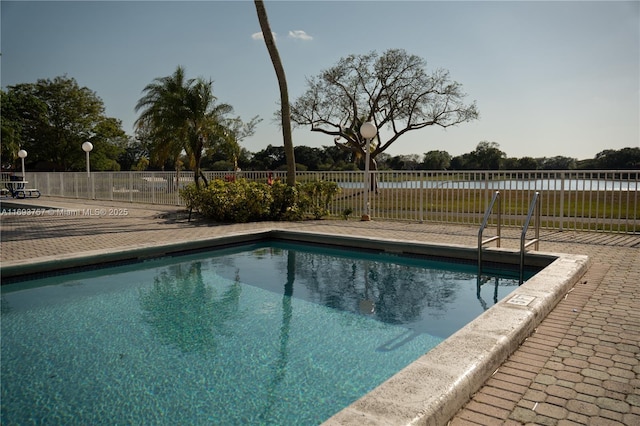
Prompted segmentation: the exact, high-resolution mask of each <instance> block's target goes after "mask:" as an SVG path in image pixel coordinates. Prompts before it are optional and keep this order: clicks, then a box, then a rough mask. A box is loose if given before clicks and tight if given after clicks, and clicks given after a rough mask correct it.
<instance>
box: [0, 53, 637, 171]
mask: <svg viewBox="0 0 640 426" xmlns="http://www.w3.org/2000/svg"><path fill="white" fill-rule="evenodd" d="M392 53H394V54H395V55H398V54H399V53H398V52H392ZM400 55H401V54H400ZM400 57H402V55H401V56H400ZM347 59H348V60H347V61H346V63H347V65H348V64H351V63H352V62H353V61H355V60H356V57H350V58H347ZM396 59H398V58H396ZM409 59H410V58H409ZM409 59H407V61H409ZM364 60H366V61H374V62H375V61H376V60H377V61H378V62H380V61H381V58H380V57H378V56H376V55H374V54H369V55H368V56H367V55H364V56H363V57H360V62H358V64H360V65H362V62H361V61H364ZM388 60H390V59H389V58H387V57H385V61H388ZM412 60H413V61H416V60H417V59H416V58H413V59H412ZM356 62H357V61H356ZM378 62H376V64H378ZM409 63H410V64H412V63H413V62H411V61H409ZM405 65H407V64H406V63H405ZM378 66H380V65H379V64H378ZM407 66H408V65H407ZM347 71H349V69H348V68H340V70H337V69H333V70H332V71H331V72H325V73H323V74H322V78H326V79H327V80H326V81H324V82H323V83H320V82H319V81H318V80H316V81H315V82H313V81H312V82H310V84H311V85H313V87H315V88H316V89H317V90H318V91H321V90H320V87H323V89H322V90H324V92H323V93H324V95H328V94H330V93H332V90H333V89H330V88H328V87H327V85H328V84H329V82H330V81H335V79H336V78H338V77H336V75H337V76H340V77H344V75H345V74H348V72H347ZM334 74H335V75H334ZM371 78H374V77H371ZM389 84H390V83H389ZM423 84H428V83H427V82H423ZM433 84H435V83H433ZM317 85H319V87H316V86H317ZM439 90H444V89H438V91H439ZM448 90H449V92H446V93H448V95H447V96H453V94H454V92H455V91H456V90H458V89H457V87H456V86H454V87H452V88H449V89H448ZM312 93H316V94H317V96H319V97H321V95H320V94H318V93H319V92H307V93H305V94H304V95H303V96H302V97H301V98H299V99H298V101H297V102H296V103H294V106H293V111H292V117H293V118H294V121H295V122H296V123H297V124H298V125H305V126H310V127H311V130H312V131H321V132H323V133H326V134H327V135H329V136H333V137H334V144H332V145H328V146H323V147H321V148H314V147H307V146H302V145H299V146H295V147H294V154H295V164H296V169H297V170H301V171H304V170H359V169H363V168H364V164H363V162H364V155H363V153H364V151H363V149H364V145H365V144H364V141H363V140H362V137H361V136H360V135H359V133H358V130H359V125H360V124H361V123H362V122H363V119H357V117H356V118H355V119H353V122H352V123H350V124H348V125H347V124H346V123H344V122H343V123H339V122H338V123H334V125H332V126H330V127H333V128H334V130H335V132H333V133H332V131H330V130H328V128H325V129H324V130H321V128H320V127H319V126H320V124H319V123H315V122H307V123H306V124H305V120H308V119H310V118H311V117H318V114H320V113H321V112H322V111H310V112H308V114H307V115H305V114H303V112H302V111H303V110H304V108H305V105H313V108H319V106H318V105H321V104H317V103H315V102H314V101H313V97H312ZM0 95H1V98H0V99H1V106H2V170H3V171H5V170H16V167H19V166H18V164H19V161H18V158H17V152H18V150H20V149H25V150H27V152H28V157H27V158H26V159H25V162H26V165H27V167H28V169H29V170H40V171H79V170H83V169H84V167H85V157H84V152H82V150H81V149H80V146H81V145H82V143H83V142H86V141H89V142H91V143H92V144H93V146H94V150H93V151H92V152H91V168H92V170H97V171H100V170H177V169H181V168H182V169H189V170H194V171H196V177H197V176H198V175H200V173H199V170H236V169H242V170H286V169H287V155H286V152H285V148H284V146H282V145H272V144H269V145H267V146H266V147H265V148H264V149H262V150H260V151H258V152H250V151H248V150H247V149H245V148H243V147H242V146H241V142H242V141H243V140H244V139H245V138H246V137H249V136H251V135H253V134H254V132H255V129H256V127H257V125H258V124H259V123H260V122H261V119H260V118H259V117H253V118H251V119H249V120H247V121H244V120H243V119H242V118H241V117H237V116H234V115H233V107H232V106H231V105H229V104H226V103H220V102H218V100H217V98H216V97H215V96H214V95H213V84H212V82H211V80H205V79H202V78H196V79H188V78H187V77H186V75H185V70H184V69H183V68H182V67H177V69H176V71H175V72H174V73H173V74H172V75H170V76H167V77H160V78H156V79H154V80H153V81H152V82H151V83H150V84H149V85H147V86H146V87H145V88H144V89H143V94H142V97H141V98H140V100H139V101H138V103H137V105H136V109H137V111H138V112H139V113H140V115H139V117H138V120H137V121H136V127H135V135H134V136H129V135H127V134H126V133H125V132H124V130H123V129H122V123H121V121H120V120H119V119H117V118H114V117H108V116H107V115H106V114H105V107H104V104H103V102H102V100H101V99H100V98H99V97H98V95H97V94H96V93H95V92H93V91H92V90H90V89H88V88H86V87H80V86H79V85H78V83H77V82H76V80H75V79H73V78H70V77H67V76H59V77H56V78H54V79H41V80H38V81H37V82H35V83H23V84H18V85H15V86H9V87H8V89H7V90H6V91H4V90H2V91H1V93H0ZM324 95H322V96H324ZM332 96H334V98H336V99H337V97H339V96H338V95H337V94H334V95H332ZM411 96H417V95H411ZM456 96H461V94H460V93H457V95H456ZM380 97H381V98H382V97H383V96H380ZM346 98H348V97H346ZM327 102H328V101H327ZM352 106H353V105H352ZM344 108H345V110H346V109H348V105H345V106H344ZM459 108H462V106H459ZM356 110H357V108H356ZM467 110H468V111H467V113H466V114H467V115H465V116H457V115H455V116H448V118H447V120H449V121H445V118H446V117H447V116H446V115H443V114H444V112H443V111H440V112H438V114H437V116H436V117H431V121H434V122H435V123H437V124H436V125H441V126H447V125H453V124H456V123H458V122H461V121H466V120H470V119H474V118H475V115H476V114H477V113H476V112H475V106H474V105H471V106H468V107H467ZM324 113H326V114H329V112H328V111H325V112H324ZM398 114H399V113H398ZM305 117H307V118H305ZM352 118H353V117H352ZM329 119H330V117H329V116H327V117H325V119H322V120H320V121H321V122H322V123H326V122H328V120H329ZM423 119H424V120H427V121H428V120H429V118H428V117H426V118H423ZM437 120H441V122H440V123H438V122H437ZM407 125H408V126H414V127H411V130H416V129H417V128H420V126H422V127H424V125H425V122H421V124H417V123H414V124H413V125H412V124H407ZM396 128H397V129H398V134H401V133H400V127H398V126H396ZM405 132H406V130H405ZM397 139H398V138H397V137H396V139H394V141H395V140H397ZM371 142H372V148H371V149H372V152H371V155H372V157H373V160H372V161H373V163H372V164H373V165H374V166H375V168H377V169H378V170H571V169H607V170H611V169H640V148H638V147H633V148H632V147H629V148H623V149H619V150H613V149H607V150H603V151H601V152H599V153H598V154H596V156H595V157H594V158H591V159H582V160H579V159H577V158H570V157H563V156H555V157H543V158H532V157H522V158H515V157H509V156H507V154H506V153H505V152H504V151H502V150H501V149H500V146H499V144H498V143H496V142H489V141H481V142H479V143H478V144H477V146H476V147H475V149H474V150H473V151H470V152H468V153H465V154H462V155H458V156H452V155H450V154H449V153H448V152H446V151H443V150H431V151H428V152H425V153H424V154H422V155H420V154H410V155H396V156H391V155H389V154H388V153H386V152H385V149H386V148H387V147H388V146H389V143H384V141H380V140H377V137H376V140H374V141H371ZM383 148H384V149H383ZM374 154H375V155H374Z"/></svg>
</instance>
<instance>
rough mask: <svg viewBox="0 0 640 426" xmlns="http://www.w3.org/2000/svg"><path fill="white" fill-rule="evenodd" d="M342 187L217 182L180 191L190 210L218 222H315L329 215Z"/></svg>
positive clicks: (216, 180)
mask: <svg viewBox="0 0 640 426" xmlns="http://www.w3.org/2000/svg"><path fill="white" fill-rule="evenodd" d="M338 192H339V188H338V186H337V184H336V183H334V182H323V181H320V182H306V183H300V184H297V185H296V186H295V187H291V186H288V185H286V184H284V183H281V182H274V183H273V184H272V185H267V184H264V183H261V182H252V181H248V180H246V179H235V180H230V181H223V180H221V179H215V180H213V181H211V182H210V183H209V185H208V186H207V187H206V188H201V189H200V190H198V189H197V188H196V187H195V185H193V184H191V185H188V186H187V187H185V188H183V189H181V190H180V196H181V197H182V199H183V200H184V201H185V204H186V205H187V208H189V209H193V210H195V211H197V212H198V213H200V214H202V215H203V216H205V217H207V218H209V219H212V220H215V221H217V222H235V223H244V222H254V221H261V220H302V219H304V218H305V217H307V215H311V216H312V217H314V218H315V219H320V218H321V217H322V216H326V215H327V214H329V205H330V204H331V202H332V201H333V198H334V197H335V195H336V194H337V193H338Z"/></svg>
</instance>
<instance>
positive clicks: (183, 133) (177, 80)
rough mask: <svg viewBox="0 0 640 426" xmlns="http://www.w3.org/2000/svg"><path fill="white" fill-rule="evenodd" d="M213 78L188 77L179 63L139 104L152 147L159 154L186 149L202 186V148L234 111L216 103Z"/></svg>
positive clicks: (175, 154)
mask: <svg viewBox="0 0 640 426" xmlns="http://www.w3.org/2000/svg"><path fill="white" fill-rule="evenodd" d="M216 100H217V98H216V97H215V96H214V95H213V82H212V81H211V80H204V79H202V78H197V79H189V80H187V79H186V78H185V73H184V68H182V67H180V66H178V68H177V69H176V71H175V72H174V73H173V74H172V75H170V76H168V77H159V78H156V79H155V80H154V81H153V82H152V83H151V84H148V85H147V86H146V87H145V88H144V90H143V96H142V98H140V100H139V101H138V103H137V104H136V108H135V109H136V112H137V111H141V114H140V117H139V118H138V119H137V120H136V126H137V127H138V128H139V129H147V131H148V132H149V135H150V136H151V137H152V138H153V142H152V144H151V151H154V152H155V155H156V156H161V157H164V158H167V157H168V156H172V157H174V158H176V161H177V159H178V157H179V154H180V153H181V152H182V151H184V152H186V153H187V155H188V157H189V162H190V163H191V164H190V165H191V168H192V170H193V172H194V182H195V184H196V187H199V179H200V177H202V178H203V179H204V181H205V184H206V178H205V177H204V175H203V174H202V171H201V169H200V163H201V159H202V152H203V150H204V148H205V147H206V146H208V145H210V144H211V143H212V141H213V140H214V139H215V138H216V137H217V136H216V135H217V132H219V127H220V123H221V122H222V121H223V119H224V116H225V115H226V114H228V113H230V112H232V110H233V108H232V107H231V106H230V105H228V104H219V105H217V104H216Z"/></svg>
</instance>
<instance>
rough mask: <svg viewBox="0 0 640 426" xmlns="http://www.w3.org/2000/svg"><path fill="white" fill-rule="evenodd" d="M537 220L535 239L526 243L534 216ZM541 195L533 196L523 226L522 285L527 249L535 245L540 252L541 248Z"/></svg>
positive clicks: (521, 251)
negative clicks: (539, 248)
mask: <svg viewBox="0 0 640 426" xmlns="http://www.w3.org/2000/svg"><path fill="white" fill-rule="evenodd" d="M534 213H535V218H536V223H535V238H534V239H532V240H531V241H529V242H527V243H525V239H526V238H527V231H528V230H529V223H530V222H531V218H532V217H533V216H534ZM539 243H540V193H539V192H536V193H535V194H534V195H533V199H532V200H531V204H530V205H529V212H528V213H527V218H526V220H525V221H524V224H523V225H522V234H520V284H522V283H523V282H524V253H525V249H526V248H527V247H529V246H530V245H531V244H535V249H536V250H538V247H539V246H540V244H539Z"/></svg>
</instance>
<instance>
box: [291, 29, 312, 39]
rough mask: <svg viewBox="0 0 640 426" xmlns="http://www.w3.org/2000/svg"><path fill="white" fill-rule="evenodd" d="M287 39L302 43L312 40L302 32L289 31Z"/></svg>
mask: <svg viewBox="0 0 640 426" xmlns="http://www.w3.org/2000/svg"><path fill="white" fill-rule="evenodd" d="M289 37H290V38H295V39H297V40H304V41H310V40H313V37H311V36H310V35H309V34H307V33H306V32H304V31H302V30H295V31H289Z"/></svg>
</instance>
